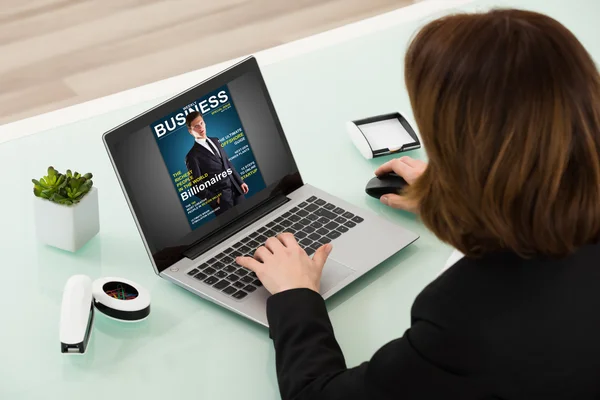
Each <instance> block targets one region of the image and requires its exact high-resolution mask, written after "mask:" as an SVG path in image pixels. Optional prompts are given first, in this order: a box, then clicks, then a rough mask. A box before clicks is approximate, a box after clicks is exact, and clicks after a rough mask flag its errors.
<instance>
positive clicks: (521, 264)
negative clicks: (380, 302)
mask: <svg viewBox="0 0 600 400" xmlns="http://www.w3.org/2000/svg"><path fill="white" fill-rule="evenodd" d="M405 81H406V85H407V89H408V93H409V96H410V100H411V105H412V108H413V112H414V116H415V120H416V122H417V125H418V127H419V130H420V132H421V136H422V139H423V144H424V148H425V149H426V151H427V154H428V158H429V163H428V164H427V165H425V164H423V163H421V162H418V161H416V160H412V159H410V158H406V157H403V158H401V159H398V160H394V161H391V162H389V163H387V164H384V165H383V166H382V167H381V168H379V169H378V170H377V171H376V174H382V173H386V172H389V171H392V170H393V171H395V172H396V173H398V174H399V175H401V176H403V177H404V178H405V179H406V180H407V181H408V183H409V184H410V185H409V187H408V188H407V189H406V190H405V192H404V193H403V194H402V195H401V196H395V195H390V196H385V197H384V198H382V199H381V200H382V201H383V202H384V203H386V204H388V205H390V206H392V207H396V208H402V209H405V210H411V211H414V212H417V213H418V214H419V216H420V218H421V219H422V221H423V223H424V224H425V225H426V226H427V227H428V228H429V229H430V230H431V231H432V232H433V233H434V234H435V235H437V237H439V238H440V239H441V240H442V241H444V242H446V243H448V244H450V245H452V246H453V247H454V248H456V249H457V250H459V251H460V252H461V253H462V254H464V257H463V258H461V259H460V260H459V261H458V262H456V263H455V264H454V265H453V266H452V267H451V268H449V269H448V270H447V271H445V272H444V273H443V274H442V275H441V276H440V277H438V278H437V279H436V280H435V281H434V282H432V283H431V284H430V285H428V286H427V287H426V288H425V289H424V290H423V291H422V292H421V293H420V294H419V296H418V297H417V298H416V300H415V302H414V304H413V307H412V318H411V322H412V324H411V327H410V329H408V330H407V331H406V332H405V333H404V335H403V336H402V337H401V338H399V339H397V340H394V341H392V342H390V343H387V344H386V345H385V346H383V347H382V348H381V349H379V350H378V351H377V352H376V353H375V354H374V355H373V357H372V358H371V360H370V361H368V362H364V363H362V364H361V365H359V366H357V367H356V368H351V369H347V367H346V365H345V362H344V357H343V355H342V353H341V350H340V348H339V346H338V344H337V342H336V340H335V337H334V333H333V329H332V326H331V324H330V321H329V319H328V315H327V312H326V309H325V306H324V302H323V299H322V298H321V297H320V296H319V294H318V288H319V278H320V275H321V269H322V267H323V265H324V263H325V261H326V259H327V256H328V254H329V252H330V251H331V244H328V245H325V246H324V247H322V248H321V249H319V251H318V252H317V253H316V254H315V255H314V257H313V258H312V259H310V258H309V257H308V256H307V255H306V254H305V253H304V251H303V250H301V249H300V247H299V246H298V244H297V243H296V241H295V239H294V238H293V237H292V236H291V235H289V234H283V235H280V236H279V237H278V238H270V239H269V240H268V241H267V242H266V244H265V246H264V247H261V248H259V249H258V250H257V251H256V254H255V256H254V258H241V259H239V260H238V262H239V263H240V264H242V265H244V266H246V267H248V268H250V269H252V270H254V271H255V272H256V274H257V275H258V277H259V278H260V280H261V281H262V282H263V283H264V285H265V287H266V288H267V289H268V290H269V291H270V292H271V293H272V296H271V297H270V298H269V300H268V305H267V314H268V319H269V325H270V334H271V337H272V339H273V341H274V344H275V351H276V365H277V374H278V379H279V385H280V391H281V395H282V397H283V398H284V399H416V398H418V399H455V398H456V399H544V400H548V399H591V398H596V399H597V398H600V244H599V242H600V240H599V239H600V77H599V74H598V71H597V70H596V68H595V66H594V62H593V60H592V59H591V58H590V56H589V55H588V54H587V53H586V51H585V50H584V48H583V47H582V45H581V44H580V43H579V42H578V41H577V40H576V38H575V37H574V36H573V35H572V34H571V33H570V32H569V31H568V30H567V29H566V28H564V27H563V26H562V25H561V24H559V23H558V22H557V21H555V20H553V19H551V18H549V17H546V16H544V15H540V14H536V13H532V12H525V11H517V10H495V11H491V12H488V13H482V14H467V15H453V16H448V17H445V18H442V19H439V20H436V21H433V22H431V23H430V24H428V25H427V26H425V27H424V29H422V30H421V31H420V32H419V33H418V35H417V36H416V38H415V39H414V40H413V42H412V43H411V45H410V47H409V49H408V53H407V55H406V65H405Z"/></svg>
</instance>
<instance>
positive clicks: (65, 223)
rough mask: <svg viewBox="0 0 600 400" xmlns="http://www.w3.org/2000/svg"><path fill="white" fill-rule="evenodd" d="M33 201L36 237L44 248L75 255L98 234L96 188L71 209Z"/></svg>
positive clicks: (38, 200)
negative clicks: (46, 246)
mask: <svg viewBox="0 0 600 400" xmlns="http://www.w3.org/2000/svg"><path fill="white" fill-rule="evenodd" d="M34 199H35V200H34V214H35V215H34V217H35V230H36V236H37V238H38V239H39V240H40V241H42V242H43V243H45V244H47V245H50V246H54V247H57V248H59V249H63V250H67V251H71V252H75V251H77V250H79V249H80V248H81V247H82V246H83V245H84V244H86V243H87V242H88V241H89V240H90V239H92V238H93V237H94V236H96V234H97V233H98V232H99V231H100V216H99V212H98V189H97V188H96V187H93V186H92V189H91V190H90V191H89V192H88V193H87V194H86V195H85V196H84V197H83V199H81V201H80V202H79V203H77V204H73V205H70V206H68V205H63V204H58V203H54V202H52V201H50V200H46V199H43V198H41V197H37V196H35V197H34Z"/></svg>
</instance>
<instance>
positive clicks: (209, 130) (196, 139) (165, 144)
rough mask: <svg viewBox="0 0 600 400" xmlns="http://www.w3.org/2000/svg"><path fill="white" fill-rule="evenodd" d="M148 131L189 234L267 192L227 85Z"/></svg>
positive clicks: (164, 119) (166, 118)
mask: <svg viewBox="0 0 600 400" xmlns="http://www.w3.org/2000/svg"><path fill="white" fill-rule="evenodd" d="M151 128H152V133H153V135H154V138H155V139H156V141H157V143H158V147H159V149H160V152H161V154H162V158H163V160H164V162H165V165H166V167H167V169H168V171H169V174H170V176H171V180H172V182H173V185H174V186H175V190H176V191H177V193H178V195H179V200H180V202H181V205H182V207H183V208H184V210H185V212H186V215H187V218H188V221H189V223H190V226H191V228H192V229H196V228H198V227H199V226H201V225H203V224H204V223H206V222H208V221H210V220H211V219H213V218H215V217H217V216H219V215H220V214H222V213H224V212H225V211H227V210H228V209H230V208H232V207H234V206H236V205H237V204H239V203H240V202H242V201H244V200H245V199H247V198H249V197H251V196H252V195H253V194H255V193H258V192H260V191H261V190H262V189H264V188H265V182H264V180H263V177H262V175H261V173H260V170H259V169H258V166H257V164H256V160H255V158H254V155H253V153H252V148H251V147H250V144H249V143H248V140H247V138H246V134H245V132H244V127H243V126H242V123H241V121H240V118H239V116H238V113H237V111H236V109H235V105H234V104H233V102H232V100H231V96H230V95H229V90H228V88H227V85H225V86H223V87H221V88H219V89H217V90H215V91H214V92H211V93H209V94H207V95H206V96H203V97H201V98H199V99H197V100H196V101H194V102H192V103H190V104H188V105H186V106H185V107H183V108H181V109H179V110H176V111H175V112H173V113H172V114H171V115H168V116H166V117H164V118H162V119H161V120H159V121H156V122H154V123H153V124H152V125H151Z"/></svg>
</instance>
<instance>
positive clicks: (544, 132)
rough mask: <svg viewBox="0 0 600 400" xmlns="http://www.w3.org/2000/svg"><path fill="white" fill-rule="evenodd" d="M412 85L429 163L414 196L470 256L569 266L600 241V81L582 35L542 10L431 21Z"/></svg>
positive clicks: (442, 233)
mask: <svg viewBox="0 0 600 400" xmlns="http://www.w3.org/2000/svg"><path fill="white" fill-rule="evenodd" d="M405 80H406V85H407V89H408V93H409V97H410V101H411V105H412V109H413V112H414V117H415V121H416V123H417V126H418V128H419V131H420V133H421V137H422V141H423V145H424V148H425V149H426V151H427V155H428V158H429V164H428V167H427V169H426V171H425V172H424V174H423V175H422V176H421V177H420V178H419V179H418V180H417V182H415V184H414V185H412V186H411V187H410V188H408V189H407V191H406V195H407V196H408V197H409V198H411V199H413V200H415V201H417V202H419V214H420V216H421V218H422V220H423V223H424V224H425V225H426V226H427V227H428V228H429V229H431V230H432V231H433V232H434V233H435V234H436V236H437V237H438V238H439V239H441V240H442V241H444V242H446V243H448V244H450V245H452V246H454V247H455V248H457V249H458V250H460V251H462V252H463V253H464V254H466V255H468V256H479V255H482V254H484V253H488V252H496V251H512V252H515V253H517V254H519V255H521V256H522V257H536V256H550V257H561V256H565V255H567V254H569V253H571V252H573V251H574V250H575V249H576V248H578V247H580V246H582V245H585V244H589V243H597V242H598V241H599V239H600V76H599V74H598V70H597V69H596V66H595V65H594V62H593V60H592V58H591V57H590V55H589V54H588V53H587V52H586V50H585V49H584V47H583V46H582V44H581V43H580V42H579V41H578V40H577V39H576V37H575V36H574V35H573V34H572V33H571V32H570V31H569V30H567V29H566V28H565V27H564V26H563V25H561V24H560V23H559V22H557V21H556V20H554V19H552V18H550V17H548V16H545V15H542V14H538V13H534V12H527V11H520V10H492V11H489V12H486V13H476V14H459V15H451V16H447V17H444V18H441V19H438V20H435V21H433V22H430V23H429V24H427V25H426V26H425V27H424V28H423V29H422V30H420V31H419V33H418V34H417V36H416V37H415V38H414V39H413V41H412V42H411V44H410V47H409V50H408V52H407V54H406V61H405Z"/></svg>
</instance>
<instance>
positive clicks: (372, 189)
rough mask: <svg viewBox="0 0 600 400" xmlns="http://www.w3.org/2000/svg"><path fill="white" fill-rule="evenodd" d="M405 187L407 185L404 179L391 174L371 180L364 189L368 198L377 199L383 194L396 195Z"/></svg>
mask: <svg viewBox="0 0 600 400" xmlns="http://www.w3.org/2000/svg"><path fill="white" fill-rule="evenodd" d="M406 185H408V183H407V182H406V181H405V180H404V178H402V177H401V176H399V175H396V174H395V173H393V172H392V173H389V174H385V175H381V176H376V177H375V178H373V179H371V180H370V181H369V182H368V183H367V186H366V187H365V192H367V194H368V195H369V196H371V197H375V198H376V199H379V198H380V197H381V196H383V195H384V194H388V193H394V194H398V193H399V192H400V190H401V189H402V188H403V187H405V186H406Z"/></svg>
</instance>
